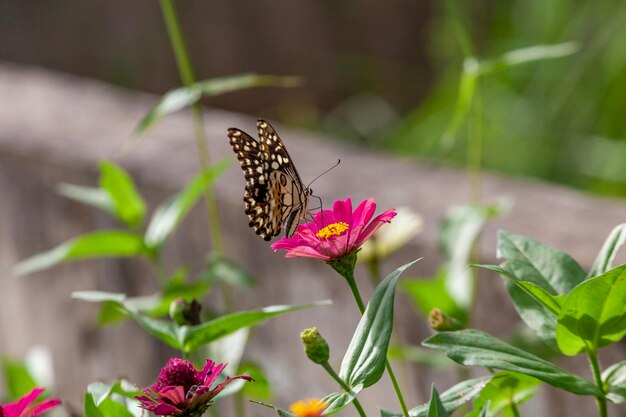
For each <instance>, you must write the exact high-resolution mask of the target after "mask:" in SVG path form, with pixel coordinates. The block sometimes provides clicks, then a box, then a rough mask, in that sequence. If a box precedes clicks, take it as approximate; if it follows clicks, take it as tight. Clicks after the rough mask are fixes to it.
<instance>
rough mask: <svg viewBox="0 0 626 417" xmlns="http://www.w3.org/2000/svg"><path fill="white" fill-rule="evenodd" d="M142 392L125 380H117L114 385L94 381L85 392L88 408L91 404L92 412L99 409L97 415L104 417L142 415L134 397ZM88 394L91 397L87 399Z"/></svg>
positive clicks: (133, 416) (134, 416)
mask: <svg viewBox="0 0 626 417" xmlns="http://www.w3.org/2000/svg"><path fill="white" fill-rule="evenodd" d="M142 394H143V393H142V392H141V391H139V390H137V389H135V388H134V387H133V386H132V384H130V383H129V382H127V381H124V380H121V381H117V382H116V383H115V384H113V385H110V384H105V383H102V382H93V383H91V384H89V386H88V387H87V392H86V393H85V407H86V409H87V406H89V408H90V409H91V411H92V412H94V411H97V413H99V414H96V415H99V416H102V417H136V415H141V413H142V411H141V410H140V409H139V407H138V404H139V403H138V401H137V400H136V399H135V398H134V397H135V395H142ZM87 395H89V396H90V399H87V397H86V396H87ZM131 410H133V411H135V413H133V412H131Z"/></svg>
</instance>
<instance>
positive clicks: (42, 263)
mask: <svg viewBox="0 0 626 417" xmlns="http://www.w3.org/2000/svg"><path fill="white" fill-rule="evenodd" d="M226 167H227V164H226V163H219V164H217V165H215V166H213V167H211V168H209V169H208V170H206V171H204V172H202V173H200V174H198V175H197V176H196V177H195V178H193V179H192V180H191V181H190V182H189V183H188V184H187V186H185V188H184V189H183V190H182V191H180V192H179V193H177V194H176V195H174V196H172V197H171V198H170V199H168V200H167V201H166V202H165V203H163V204H162V205H161V206H159V207H158V208H157V209H156V210H155V212H154V214H153V215H152V218H151V219H150V221H149V223H148V225H147V228H146V232H145V234H144V235H142V234H140V233H138V232H137V231H136V230H135V229H136V227H138V226H139V225H140V224H142V222H143V218H144V214H145V203H144V200H143V198H142V197H141V196H140V195H139V193H138V192H137V191H136V189H135V187H134V184H133V183H132V179H131V178H130V176H129V175H128V174H127V173H126V172H125V171H123V170H122V169H121V168H120V167H118V166H116V165H114V164H112V163H110V162H103V163H102V164H101V169H102V175H101V181H100V182H101V188H88V187H78V186H64V187H63V188H61V190H62V194H64V195H65V196H67V197H70V198H73V199H75V200H77V201H80V202H82V203H86V204H90V205H93V206H96V207H98V208H101V209H104V210H106V211H107V212H109V213H111V214H113V215H115V216H116V217H117V218H118V219H119V220H120V221H122V222H123V223H125V224H126V225H127V226H128V227H129V228H131V230H129V231H125V230H105V231H98V232H92V233H88V234H85V235H82V236H79V237H77V238H74V239H72V240H69V241H67V242H65V243H63V244H61V245H59V246H57V247H56V248H53V249H51V250H48V251H46V252H43V253H40V254H37V255H34V256H32V257H30V258H28V259H26V260H24V261H22V262H20V263H19V264H18V265H16V266H15V267H14V269H13V272H14V273H15V274H16V275H26V274H30V273H33V272H36V271H40V270H43V269H47V268H50V267H52V266H55V265H57V264H60V263H64V262H70V261H74V260H79V259H86V258H102V257H134V256H148V257H149V256H153V254H154V253H155V252H157V251H159V250H160V249H161V247H162V246H163V244H164V243H165V242H166V240H167V238H168V237H169V236H170V235H171V234H172V233H173V232H174V231H175V230H176V228H177V227H178V225H179V224H180V222H181V221H182V220H183V219H184V218H185V216H186V215H187V214H188V213H189V211H190V210H191V208H192V207H193V206H194V204H195V203H196V202H197V201H198V199H199V198H200V197H201V196H202V193H203V192H204V191H205V190H206V189H207V188H209V187H211V186H212V185H213V182H214V181H215V180H216V179H217V178H218V177H219V176H220V175H221V173H222V172H223V171H224V170H225V169H226ZM68 187H69V188H68Z"/></svg>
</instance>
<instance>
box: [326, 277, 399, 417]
mask: <svg viewBox="0 0 626 417" xmlns="http://www.w3.org/2000/svg"><path fill="white" fill-rule="evenodd" d="M337 272H339V271H337ZM342 272H343V273H342V274H341V275H342V276H343V277H344V278H345V279H346V281H347V282H348V286H349V287H350V290H351V291H352V295H353V296H354V301H356V304H357V306H358V307H359V311H360V312H361V315H363V313H365V304H363V298H362V297H361V293H360V292H359V287H357V285H356V280H355V279H354V267H353V268H347V269H343V270H342ZM385 369H387V373H388V374H389V379H390V380H391V384H392V385H393V389H394V391H395V392H396V396H397V397H398V402H399V403H400V407H401V408H402V414H404V417H409V409H408V408H407V406H406V402H405V401H404V396H403V395H402V391H401V390H400V386H399V385H398V381H397V380H396V376H395V374H394V373H393V369H392V368H391V364H390V363H389V360H388V359H385Z"/></svg>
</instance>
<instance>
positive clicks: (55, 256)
mask: <svg viewBox="0 0 626 417" xmlns="http://www.w3.org/2000/svg"><path fill="white" fill-rule="evenodd" d="M147 254H148V251H147V248H146V247H145V245H144V242H143V238H142V237H141V236H140V235H137V234H135V233H130V232H124V231H119V230H107V231H99V232H93V233H88V234H84V235H82V236H79V237H77V238H74V239H72V240H69V241H67V242H65V243H63V244H61V245H59V246H57V247H56V248H54V249H51V250H49V251H46V252H43V253H40V254H37V255H34V256H32V257H30V258H28V259H25V260H24V261H22V262H20V263H19V264H17V265H16V266H15V267H14V268H13V273H14V274H15V275H18V276H21V275H26V274H31V273H33V272H37V271H41V270H44V269H48V268H51V267H53V266H55V265H58V264H61V263H65V262H70V261H75V260H79V259H87V258H108V257H132V256H143V255H147Z"/></svg>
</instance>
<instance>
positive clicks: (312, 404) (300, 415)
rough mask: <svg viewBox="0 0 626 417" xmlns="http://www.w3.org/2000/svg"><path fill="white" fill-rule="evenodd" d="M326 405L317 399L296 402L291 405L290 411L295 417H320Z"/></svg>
mask: <svg viewBox="0 0 626 417" xmlns="http://www.w3.org/2000/svg"><path fill="white" fill-rule="evenodd" d="M326 407H328V405H327V404H326V403H325V402H324V401H322V400H319V399H317V398H310V399H308V400H305V401H298V402H297V403H293V404H291V407H289V409H290V411H291V412H292V413H293V414H295V415H296V417H320V416H321V415H322V413H323V412H324V410H326Z"/></svg>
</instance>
